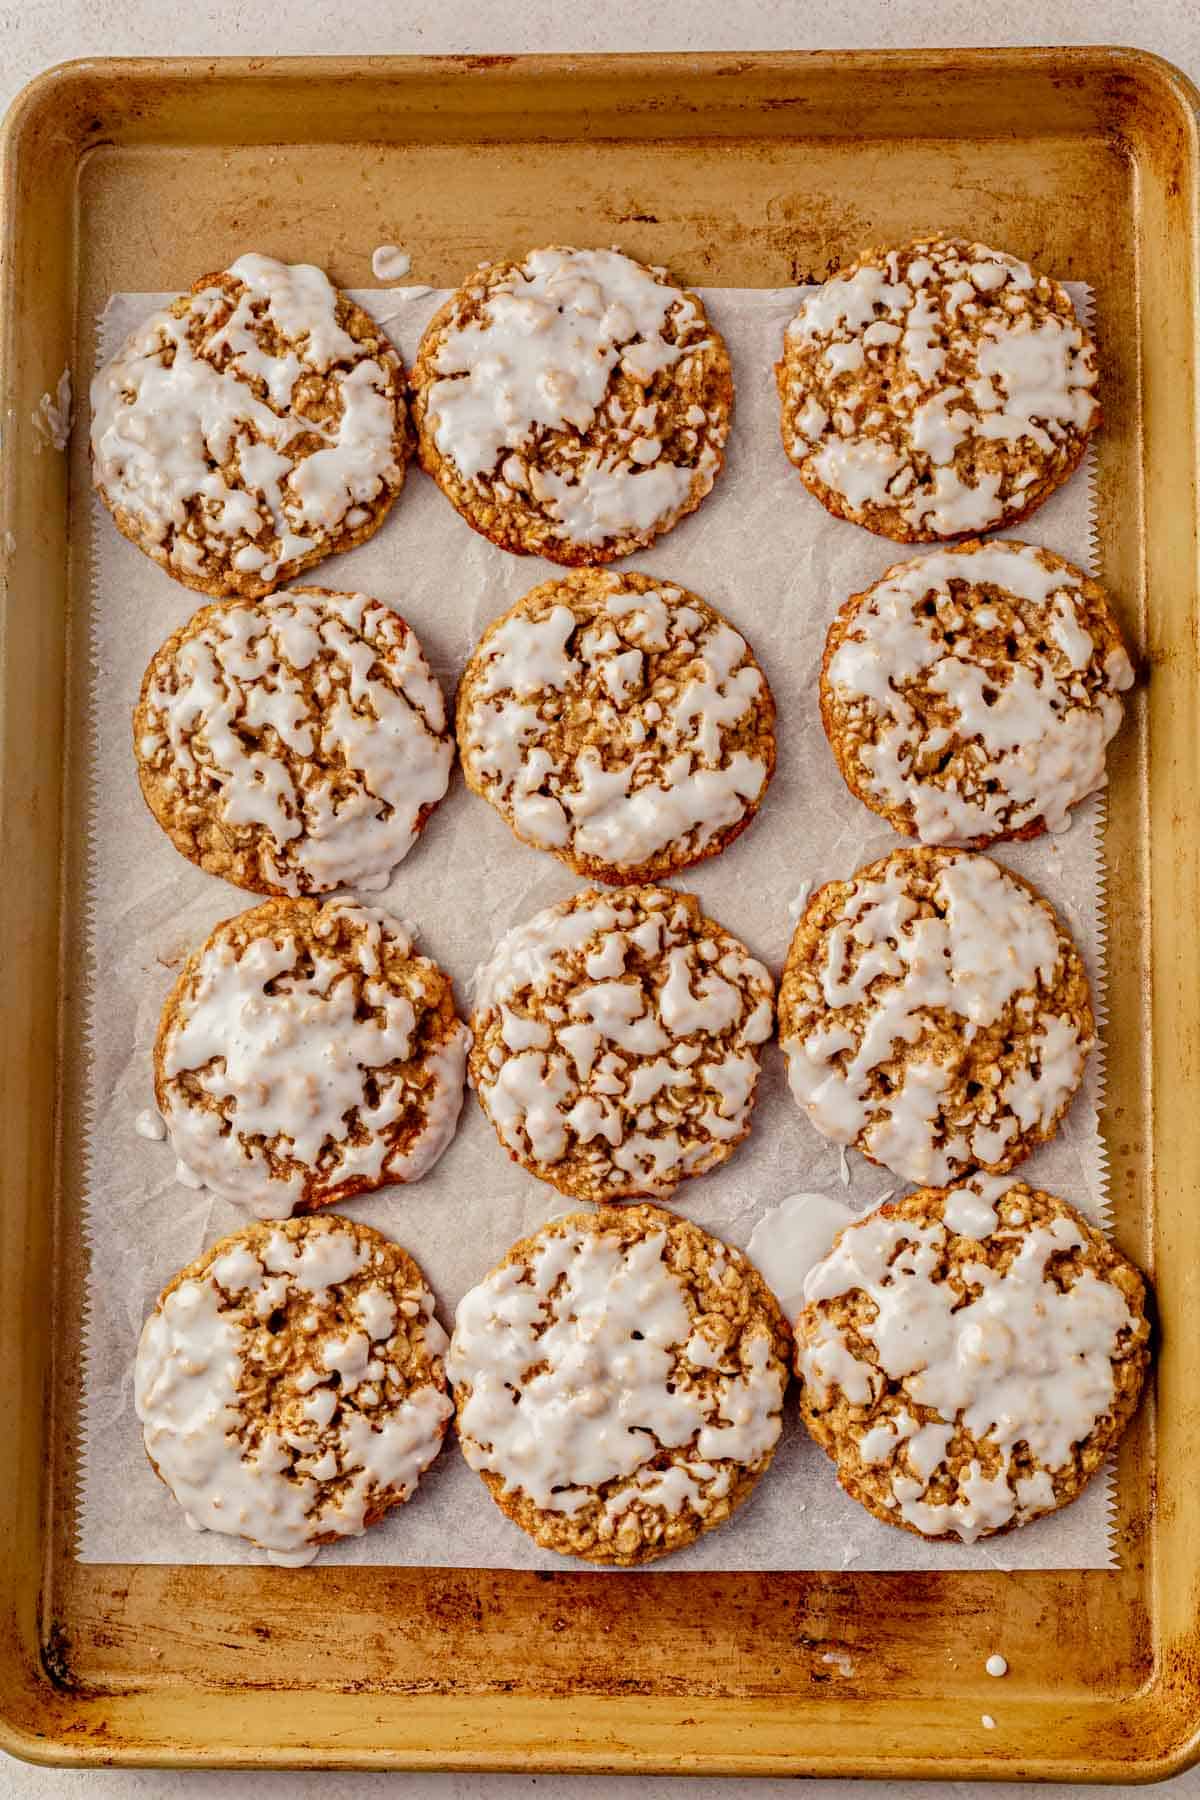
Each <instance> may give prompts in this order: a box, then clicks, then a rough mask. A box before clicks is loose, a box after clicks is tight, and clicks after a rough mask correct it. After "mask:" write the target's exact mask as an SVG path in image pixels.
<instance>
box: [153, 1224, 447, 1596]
mask: <svg viewBox="0 0 1200 1800" xmlns="http://www.w3.org/2000/svg"><path fill="white" fill-rule="evenodd" d="M365 1255H366V1253H365V1251H360V1250H359V1249H358V1247H357V1246H356V1245H355V1243H354V1241H353V1239H352V1238H351V1237H350V1235H349V1233H347V1232H339V1231H337V1230H336V1229H335V1230H332V1231H326V1232H324V1233H322V1234H321V1235H320V1236H315V1237H312V1238H310V1239H308V1240H307V1241H306V1242H305V1244H304V1247H303V1249H302V1250H301V1251H299V1252H297V1250H296V1248H295V1246H294V1245H292V1244H290V1243H289V1242H288V1240H287V1239H286V1238H284V1237H283V1236H282V1235H278V1236H277V1237H276V1238H274V1239H272V1240H271V1244H270V1246H269V1247H268V1251H267V1254H266V1257H265V1259H262V1260H260V1258H259V1256H257V1255H256V1254H254V1253H253V1252H251V1251H250V1250H249V1249H248V1248H246V1247H245V1246H244V1245H239V1246H235V1247H234V1248H233V1249H232V1250H229V1251H227V1252H226V1253H225V1254H224V1255H223V1256H221V1257H219V1258H217V1260H216V1261H215V1262H214V1263H213V1264H211V1265H210V1268H209V1270H208V1271H207V1273H206V1274H205V1275H203V1276H202V1277H200V1278H198V1279H192V1280H189V1281H185V1282H183V1283H181V1284H180V1286H179V1287H177V1288H175V1289H174V1291H173V1292H172V1293H170V1294H169V1295H168V1296H167V1298H166V1300H165V1301H164V1302H163V1303H162V1305H161V1307H160V1308H158V1309H157V1310H156V1311H154V1312H152V1313H151V1314H150V1316H149V1318H148V1319H147V1320H146V1323H145V1326H144V1327H143V1330H142V1335H141V1339H140V1342H139V1344H138V1351H137V1359H136V1362H135V1365H134V1401H135V1405H136V1408H137V1414H138V1418H139V1419H140V1420H141V1422H142V1428H143V1433H144V1436H145V1442H146V1450H147V1452H148V1454H149V1455H150V1457H151V1458H152V1459H153V1461H154V1463H155V1465H156V1467H157V1468H158V1470H159V1473H160V1474H161V1475H162V1477H163V1480H164V1481H165V1482H166V1484H167V1486H168V1487H169V1488H170V1490H171V1492H172V1493H173V1494H174V1496H175V1498H176V1500H178V1502H179V1504H180V1505H181V1506H182V1507H183V1508H184V1511H185V1514H186V1515H187V1519H188V1523H189V1524H190V1525H192V1526H193V1527H194V1528H195V1529H196V1530H207V1531H218V1532H222V1533H225V1534H227V1535H230V1536H234V1537H244V1538H247V1539H249V1540H250V1541H251V1542H253V1543H255V1544H257V1545H258V1546H259V1547H260V1548H261V1549H264V1550H266V1551H267V1553H268V1557H269V1560H271V1561H272V1562H277V1563H283V1564H286V1565H288V1566H290V1567H295V1566H298V1565H300V1564H303V1563H307V1562H311V1561H312V1559H313V1557H314V1556H315V1555H316V1553H317V1548H318V1547H317V1546H316V1545H315V1544H314V1543H313V1541H312V1540H313V1539H314V1538H315V1537H318V1536H324V1535H326V1534H332V1535H333V1536H336V1537H347V1536H359V1535H361V1533H362V1532H363V1530H364V1529H365V1517H366V1513H367V1511H368V1508H369V1506H370V1504H371V1502H372V1501H374V1500H376V1498H377V1496H379V1495H381V1494H382V1493H383V1492H384V1491H385V1490H390V1491H392V1492H393V1493H394V1492H396V1491H399V1493H400V1494H401V1495H402V1497H403V1498H404V1499H407V1498H408V1497H409V1495H410V1494H411V1493H412V1491H413V1489H414V1488H415V1487H416V1485H417V1482H418V1480H419V1478H420V1476H421V1474H422V1472H423V1471H424V1470H425V1469H426V1468H428V1466H429V1464H430V1463H431V1462H432V1461H433V1459H434V1457H435V1456H436V1455H437V1452H438V1450H439V1448H440V1446H441V1442H442V1435H443V1432H444V1429H445V1423H446V1420H447V1419H448V1418H449V1416H450V1413H451V1412H452V1410H453V1408H452V1406H451V1403H450V1401H449V1399H448V1398H447V1396H446V1394H445V1393H444V1392H443V1391H442V1390H441V1388H439V1387H438V1386H437V1385H435V1384H434V1383H433V1382H428V1383H425V1384H423V1385H420V1386H417V1387H415V1388H412V1389H411V1390H410V1391H409V1392H408V1393H407V1394H406V1395H405V1397H404V1398H403V1399H401V1400H399V1401H396V1400H389V1401H388V1402H387V1403H386V1404H385V1405H382V1406H381V1405H380V1394H379V1390H378V1388H374V1389H371V1390H370V1391H367V1390H366V1389H365V1388H364V1387H363V1384H362V1381H361V1379H360V1380H358V1381H355V1380H353V1379H346V1378H345V1371H346V1370H347V1368H351V1369H352V1368H353V1367H354V1362H353V1359H352V1358H349V1357H339V1355H338V1354H337V1352H336V1349H335V1350H334V1352H333V1353H332V1354H331V1353H330V1346H329V1345H328V1344H327V1346H326V1354H325V1367H326V1368H327V1369H328V1370H330V1372H332V1371H333V1370H335V1369H340V1370H341V1371H342V1372H343V1378H342V1380H341V1382H340V1385H339V1387H338V1388H336V1389H335V1388H334V1387H332V1386H330V1385H328V1384H327V1382H326V1378H325V1377H324V1376H322V1375H320V1374H319V1373H318V1372H317V1371H316V1370H305V1371H303V1372H301V1373H297V1372H296V1371H295V1370H294V1369H293V1368H291V1367H287V1368H285V1370H284V1372H283V1373H282V1374H280V1375H279V1376H277V1378H276V1379H277V1381H278V1382H280V1383H281V1384H282V1386H283V1390H284V1392H283V1397H282V1400H281V1397H280V1395H279V1394H278V1393H276V1394H275V1395H274V1397H273V1400H272V1406H273V1407H274V1408H275V1409H276V1411H278V1410H279V1409H280V1407H281V1405H283V1404H286V1401H287V1397H288V1393H289V1390H290V1391H291V1392H293V1393H297V1394H308V1395H309V1396H310V1398H309V1399H308V1401H307V1402H306V1403H305V1404H304V1406H303V1409H302V1412H303V1418H304V1420H305V1423H304V1425H303V1427H302V1428H301V1429H299V1430H295V1429H288V1430H287V1432H286V1434H282V1435H281V1434H280V1433H278V1432H276V1431H275V1430H273V1429H270V1428H267V1429H260V1428H259V1427H258V1426H257V1425H256V1424H255V1423H254V1415H253V1411H252V1410H251V1409H250V1407H249V1405H248V1401H247V1396H246V1395H244V1394H243V1392H242V1388H243V1382H244V1378H245V1375H246V1372H247V1365H246V1361H245V1358H246V1355H247V1349H248V1343H249V1334H250V1333H251V1332H252V1330H253V1329H254V1327H255V1325H256V1323H257V1322H258V1321H259V1320H260V1319H262V1318H264V1317H265V1316H266V1315H267V1314H268V1313H269V1312H271V1310H272V1309H273V1308H275V1307H278V1306H281V1305H283V1303H284V1300H285V1298H286V1296H287V1292H288V1289H289V1287H290V1286H293V1285H295V1286H299V1287H301V1288H302V1289H303V1288H308V1289H310V1290H311V1291H312V1292H314V1293H318V1294H320V1295H321V1297H322V1298H324V1297H325V1293H326V1290H325V1288H324V1287H323V1286H314V1285H313V1283H314V1279H317V1278H319V1279H320V1281H321V1282H323V1283H333V1284H337V1283H339V1282H343V1281H345V1280H347V1279H348V1278H349V1276H350V1275H351V1274H354V1273H356V1272H357V1271H358V1270H359V1269H360V1268H361V1267H362V1265H363V1262H364V1260H365ZM281 1265H282V1266H283V1267H285V1268H286V1270H287V1273H286V1274H285V1275H282V1276H278V1275H277V1276H276V1277H275V1278H274V1280H272V1279H271V1278H270V1272H271V1270H273V1269H277V1268H278V1267H280V1266H281ZM370 1293H376V1294H379V1295H380V1297H381V1299H383V1300H386V1302H387V1304H388V1305H389V1307H390V1305H391V1301H390V1297H388V1296H385V1295H383V1294H382V1290H379V1289H367V1290H364V1296H363V1297H365V1295H366V1294H370ZM264 1297H265V1302H266V1303H265V1304H261V1302H262V1301H263V1299H264ZM363 1297H360V1299H359V1301H358V1306H359V1310H360V1312H361V1311H362V1309H363ZM409 1298H410V1300H411V1304H412V1306H413V1316H414V1317H415V1316H416V1315H417V1313H418V1312H419V1313H420V1314H421V1315H423V1316H424V1318H425V1320H426V1321H427V1324H426V1331H425V1338H426V1347H427V1349H428V1350H429V1352H430V1353H431V1354H432V1355H434V1356H436V1355H439V1354H440V1348H439V1344H438V1339H437V1337H436V1336H435V1335H434V1333H433V1327H435V1325H436V1321H434V1319H433V1317H432V1314H433V1299H432V1296H431V1295H430V1294H429V1293H428V1292H427V1291H426V1290H425V1289H423V1288H422V1289H420V1290H414V1292H413V1293H412V1295H411V1296H410V1297H409ZM406 1303H408V1302H407V1301H406ZM439 1329H440V1328H439ZM361 1341H362V1343H363V1344H364V1345H365V1344H366V1339H365V1338H362V1340H361ZM443 1341H444V1340H443ZM368 1366H370V1367H373V1368H375V1369H377V1371H378V1374H377V1375H376V1380H379V1379H380V1378H381V1377H382V1375H383V1373H384V1367H383V1365H382V1364H367V1363H364V1372H365V1368H366V1367H368ZM249 1392H250V1395H251V1396H252V1397H253V1399H254V1400H258V1399H259V1398H260V1393H259V1390H257V1389H256V1388H255V1387H254V1385H253V1384H251V1387H250V1390H249ZM363 1407H369V1408H370V1412H369V1414H368V1413H367V1412H365V1411H363V1410H362V1408H363ZM338 1476H341V1477H345V1478H346V1479H345V1482H344V1485H342V1486H341V1487H340V1488H339V1490H338V1491H337V1492H336V1493H334V1494H327V1493H324V1492H323V1491H322V1488H321V1485H320V1484H321V1483H323V1482H328V1481H331V1480H333V1479H334V1478H335V1477H338Z"/></svg>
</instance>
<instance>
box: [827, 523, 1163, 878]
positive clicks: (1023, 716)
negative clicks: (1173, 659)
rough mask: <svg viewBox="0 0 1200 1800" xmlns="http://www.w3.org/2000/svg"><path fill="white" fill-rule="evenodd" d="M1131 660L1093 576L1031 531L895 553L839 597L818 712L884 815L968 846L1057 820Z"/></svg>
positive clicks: (1067, 811) (850, 771)
mask: <svg viewBox="0 0 1200 1800" xmlns="http://www.w3.org/2000/svg"><path fill="white" fill-rule="evenodd" d="M1132 682H1133V667H1132V665H1131V663H1130V661H1129V658H1128V656H1127V655H1126V653H1125V647H1124V645H1123V644H1122V642H1121V633H1120V630H1119V628H1118V626H1117V622H1116V620H1115V619H1114V617H1113V615H1112V610H1111V608H1110V607H1109V604H1108V599H1107V597H1106V595H1105V593H1104V590H1103V588H1101V587H1100V586H1099V584H1098V583H1097V582H1094V581H1092V580H1091V579H1090V578H1089V577H1088V576H1087V575H1084V574H1083V573H1082V571H1081V570H1079V569H1076V568H1072V566H1071V564H1070V563H1068V562H1064V561H1063V559H1062V557H1061V556H1055V555H1054V554H1053V553H1052V552H1051V551H1049V550H1042V549H1039V548H1037V547H1036V546H1035V545H1032V544H1010V543H997V542H995V541H992V542H989V543H982V542H979V541H976V542H974V543H969V544H961V545H957V546H956V547H955V548H954V549H949V550H934V551H930V552H928V553H927V554H926V555H924V556H921V557H918V558H916V559H915V560H914V561H912V562H906V563H899V564H897V566H896V567H895V568H892V569H889V570H888V571H887V573H886V574H885V575H882V576H881V577H880V579H879V580H878V581H877V582H875V583H874V585H873V586H871V587H869V588H867V589H866V591H865V592H864V593H861V594H855V595H853V596H852V597H851V598H850V599H849V600H847V602H846V604H845V605H844V606H843V607H842V610H841V612H840V613H839V614H838V615H837V617H836V618H835V619H834V621H833V624H832V625H831V626H830V628H829V635H828V637H827V639H826V642H825V659H824V662H823V663H822V666H821V719H822V722H823V724H824V726H825V735H826V736H827V737H828V739H829V742H830V744H831V745H832V747H833V753H834V755H835V756H836V758H837V762H838V767H839V768H840V770H841V772H842V775H843V777H844V778H845V781H846V785H847V786H848V787H849V788H850V789H851V791H852V792H853V793H855V794H857V796H858V798H859V799H860V800H862V801H863V802H865V804H866V805H867V806H869V807H870V808H871V810H872V811H873V812H877V813H881V814H882V815H883V817H884V818H885V819H886V820H887V821H888V824H889V825H891V826H892V827H893V829H894V830H896V831H899V832H903V833H904V834H905V835H906V836H908V837H918V838H920V839H921V840H922V841H923V842H924V843H927V844H939V843H947V842H953V843H960V844H970V845H973V846H975V847H976V848H982V847H983V846H984V845H986V844H990V843H993V842H994V841H995V840H997V839H999V838H1031V837H1037V836H1038V835H1039V833H1041V832H1043V831H1063V830H1065V829H1066V827H1067V826H1068V825H1069V824H1070V822H1071V808H1072V807H1073V806H1075V805H1076V804H1077V803H1078V802H1079V801H1080V800H1082V799H1084V798H1085V797H1086V796H1087V795H1088V794H1091V793H1094V792H1095V790H1096V789H1097V788H1099V787H1103V785H1104V781H1105V761H1104V753H1105V750H1106V749H1107V747H1108V742H1109V739H1110V738H1111V737H1112V736H1113V734H1114V733H1115V732H1116V730H1117V727H1118V726H1119V725H1120V723H1121V714H1122V711H1123V707H1122V703H1121V698H1120V696H1121V694H1122V692H1123V691H1124V690H1125V689H1126V688H1128V687H1129V686H1131V684H1132Z"/></svg>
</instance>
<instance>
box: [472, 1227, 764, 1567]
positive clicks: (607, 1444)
mask: <svg viewBox="0 0 1200 1800" xmlns="http://www.w3.org/2000/svg"><path fill="white" fill-rule="evenodd" d="M790 1350H791V1337H790V1333H789V1332H788V1329H787V1326H786V1324H785V1323H784V1320H783V1317H782V1314H781V1313H780V1311H779V1307H778V1305H777V1303H776V1301H775V1298H774V1296H773V1295H772V1294H771V1292H770V1290H769V1289H768V1288H767V1286H766V1284H765V1282H764V1281H763V1280H762V1278H761V1276H759V1274H758V1273H757V1271H756V1270H755V1269H754V1268H752V1266H751V1265H750V1263H749V1262H748V1261H747V1260H746V1258H745V1256H744V1255H743V1254H742V1252H741V1251H740V1250H734V1249H731V1248H729V1247H728V1246H727V1245H725V1244H722V1243H720V1242H719V1241H718V1240H717V1239H716V1238H713V1237H710V1236H709V1234H708V1233H707V1232H705V1231H702V1230H701V1229H700V1228H699V1226H696V1225H693V1224H691V1223H690V1222H689V1221H687V1220H685V1219H680V1218H677V1217H676V1216H675V1215H673V1214H671V1213H668V1212H664V1211H662V1210H661V1209H660V1208H658V1207H654V1206H624V1207H620V1208H606V1209H602V1210H601V1211H599V1212H595V1213H580V1214H576V1215H574V1216H570V1217H567V1218H560V1219H554V1220H551V1222H550V1223H549V1224H548V1225H544V1226H543V1227H542V1228H541V1230H540V1231H538V1232H535V1233H534V1234H533V1235H532V1236H531V1237H528V1238H523V1239H522V1240H521V1242H520V1243H518V1244H515V1245H514V1246H513V1248H512V1249H511V1250H510V1251H509V1253H508V1255H507V1256H506V1257H505V1259H504V1261H503V1262H502V1263H501V1265H500V1267H499V1268H498V1269H495V1270H493V1272H492V1273H491V1274H490V1275H489V1276H488V1277H487V1278H486V1279H485V1280H484V1281H482V1282H481V1283H480V1284H479V1285H478V1286H477V1287H475V1288H472V1289H471V1291H470V1292H469V1293H468V1294H467V1295H466V1296H465V1297H464V1299H463V1300H462V1302H461V1303H460V1305H459V1308H458V1312H457V1315H456V1319H455V1327H454V1335H453V1338H452V1340H451V1346H450V1351H449V1355H448V1356H447V1372H448V1374H449V1376H450V1380H451V1383H452V1385H453V1388H454V1402H455V1408H456V1412H457V1417H458V1433H459V1443H460V1445H461V1448H462V1452H463V1455H464V1456H465V1458H466V1460H467V1462H468V1463H469V1464H470V1466H471V1467H472V1468H473V1469H475V1470H476V1471H477V1472H478V1473H479V1474H480V1476H481V1477H482V1479H483V1481H484V1482H485V1483H486V1485H487V1487H488V1490H489V1492H490V1493H491V1495H492V1498H493V1499H494V1500H495V1502H496V1504H497V1505H498V1506H499V1507H500V1508H501V1510H502V1511H503V1512H504V1513H506V1514H507V1516H508V1517H509V1518H510V1519H512V1520H513V1521H514V1523H516V1524H517V1525H519V1526H520V1527H521V1529H522V1530H523V1531H525V1532H527V1533H528V1534H529V1536H530V1537H531V1538H532V1539H533V1540H534V1542H535V1543H537V1544H539V1545H541V1547H542V1548H543V1549H547V1550H555V1551H558V1552H559V1553H560V1554H562V1555H566V1556H579V1557H584V1558H586V1559H587V1560H588V1561H589V1562H601V1563H617V1564H622V1565H625V1566H632V1565H636V1564H639V1563H645V1562H649V1561H651V1560H652V1559H653V1558H655V1557H658V1556H664V1555H666V1554H667V1553H668V1552H669V1551H672V1550H678V1549H681V1548H682V1547H683V1546H684V1545H685V1544H689V1543H691V1542H693V1541H694V1539H696V1538H697V1537H699V1536H701V1535H702V1533H704V1532H706V1531H711V1530H712V1529H713V1528H714V1527H715V1526H717V1525H720V1524H722V1523H723V1522H724V1521H725V1520H726V1519H728V1517H729V1516H730V1514H731V1513H732V1512H733V1511H734V1510H735V1509H736V1508H737V1507H738V1506H740V1505H741V1504H742V1503H743V1501H745V1500H746V1499H748V1497H749V1495H750V1493H751V1492H752V1491H753V1489H754V1486H755V1484H756V1483H757V1482H758V1481H759V1479H760V1478H761V1477H762V1475H763V1474H765V1472H766V1470H767V1468H768V1467H769V1466H770V1463H771V1459H772V1457H773V1456H774V1453H775V1445H776V1443H777V1441H778V1438H779V1434H780V1431H781V1429H782V1406H783V1398H784V1393H785V1390H786V1387H787V1379H788V1358H789V1355H790Z"/></svg>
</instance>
